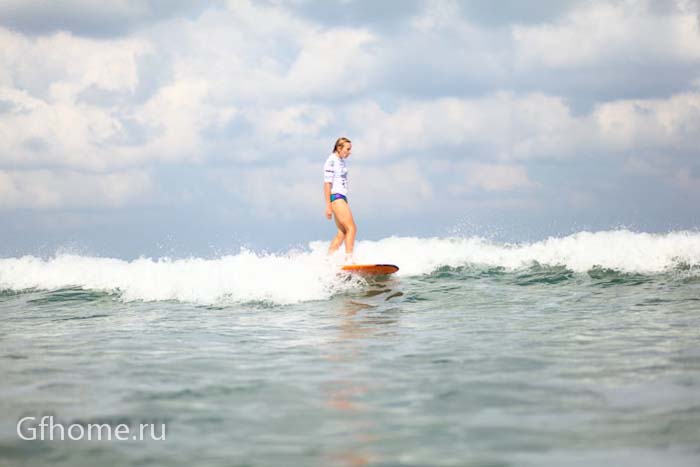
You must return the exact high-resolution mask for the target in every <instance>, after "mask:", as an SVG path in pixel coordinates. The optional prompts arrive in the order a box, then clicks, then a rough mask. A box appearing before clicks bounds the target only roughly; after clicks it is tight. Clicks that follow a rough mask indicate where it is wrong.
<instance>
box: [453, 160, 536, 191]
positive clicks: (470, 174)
mask: <svg viewBox="0 0 700 467" xmlns="http://www.w3.org/2000/svg"><path fill="white" fill-rule="evenodd" d="M534 187H536V184H535V183H533V182H532V181H531V180H530V178H529V177H528V174H527V169H526V168H525V167H523V166H516V165H503V164H497V165H493V164H475V165H473V166H469V167H467V168H466V184H465V185H464V189H466V190H469V189H474V188H480V189H483V190H486V191H512V190H516V189H530V188H534Z"/></svg>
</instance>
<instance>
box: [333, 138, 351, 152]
mask: <svg viewBox="0 0 700 467" xmlns="http://www.w3.org/2000/svg"><path fill="white" fill-rule="evenodd" d="M347 143H352V141H350V140H349V139H347V138H346V137H344V136H343V137H341V138H338V139H337V140H336V141H335V146H333V152H338V148H340V147H343V146H345V145H346V144H347Z"/></svg>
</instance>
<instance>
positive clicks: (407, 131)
mask: <svg viewBox="0 0 700 467" xmlns="http://www.w3.org/2000/svg"><path fill="white" fill-rule="evenodd" d="M340 136H346V137H348V138H350V139H351V140H352V141H353V153H352V155H351V157H350V159H349V161H348V162H349V186H350V193H349V201H350V206H351V207H352V209H353V213H354V216H355V219H356V222H357V225H358V239H359V240H378V239H381V238H385V237H389V236H420V237H428V236H441V237H444V236H471V235H481V236H485V237H489V238H494V239H498V240H505V241H530V240H535V239H541V238H546V237H547V236H550V235H554V236H561V235H567V234H570V233H574V232H578V231H581V230H591V231H595V230H607V229H615V228H627V229H630V230H635V231H646V232H668V231H675V230H684V229H698V228H700V151H699V150H698V147H700V0H600V1H593V0H540V1H533V2H522V1H519V0H503V1H500V2H497V3H496V2H492V1H489V0H474V1H461V2H455V1H449V0H443V1H418V0H406V1H398V0H383V1H381V2H376V1H358V0H355V1H352V0H345V1H336V2H330V1H325V0H289V1H275V0H260V1H245V0H241V1H239V0H230V1H226V0H215V1H209V2H205V1H201V2H191V1H185V0H145V1H144V0H105V1H101V2H94V1H93V0H65V1H62V2H50V1H45V0H1V1H0V219H2V222H1V223H0V256H5V257H8V256H20V255H26V254H32V255H51V254H54V253H56V252H73V253H80V254H92V255H108V256H117V257H124V258H131V257H138V256H141V255H145V256H175V257H181V256H189V255H199V256H216V255H220V254H228V253H235V252H237V251H238V250H239V248H241V247H245V248H250V249H253V250H255V251H287V250H289V249H290V248H306V246H307V245H308V242H310V241H314V240H322V239H328V240H330V238H332V237H333V235H334V233H335V232H334V230H335V229H334V226H333V223H332V222H331V221H327V220H326V218H325V215H324V213H325V202H324V199H323V173H322V168H323V163H324V161H325V159H326V158H327V157H328V155H329V154H330V153H331V151H332V148H333V143H334V142H335V140H336V138H338V137H340Z"/></svg>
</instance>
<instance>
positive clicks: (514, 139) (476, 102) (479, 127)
mask: <svg viewBox="0 0 700 467" xmlns="http://www.w3.org/2000/svg"><path fill="white" fill-rule="evenodd" d="M348 120H349V122H350V124H351V128H354V129H355V131H356V134H358V136H357V140H358V144H357V146H356V147H357V148H358V150H362V151H363V152H365V153H367V155H368V157H371V158H375V159H381V158H382V157H386V156H387V155H389V156H391V155H394V156H395V155H398V154H401V153H403V152H406V151H425V150H428V149H430V148H438V149H437V150H440V149H439V148H445V147H460V146H466V147H470V146H480V147H486V148H487V149H479V150H478V151H479V153H476V154H464V155H465V157H475V158H479V157H481V158H484V157H486V158H488V159H498V160H513V159H529V158H536V157H555V158H557V157H565V156H566V155H568V153H570V152H571V151H572V150H573V149H574V148H575V147H576V146H577V145H578V143H579V142H580V140H581V139H584V138H585V137H586V136H585V131H586V128H585V127H583V126H581V124H580V122H579V121H578V120H577V119H576V118H575V117H573V116H572V115H571V113H570V111H569V108H568V106H567V105H566V104H565V102H564V101H563V99H561V98H557V97H551V96H545V95H541V94H530V95H525V96H515V95H513V94H510V93H497V94H494V95H490V96H486V97H482V98H477V99H457V98H443V99H436V100H429V101H406V102H404V103H403V104H402V105H400V106H399V107H398V108H397V109H396V110H395V111H393V112H386V111H384V110H383V109H381V108H380V107H379V105H377V104H376V103H375V102H372V101H368V102H363V103H361V104H357V105H354V106H352V107H351V108H350V110H349V116H348ZM474 151H477V150H476V149H474ZM463 153H464V152H463ZM484 153H485V154H484Z"/></svg>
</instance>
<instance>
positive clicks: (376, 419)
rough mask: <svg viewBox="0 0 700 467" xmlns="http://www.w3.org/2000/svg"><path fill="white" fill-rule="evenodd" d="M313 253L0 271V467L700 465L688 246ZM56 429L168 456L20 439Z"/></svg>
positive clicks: (699, 316) (577, 242)
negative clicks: (120, 437) (124, 425)
mask: <svg viewBox="0 0 700 467" xmlns="http://www.w3.org/2000/svg"><path fill="white" fill-rule="evenodd" d="M616 242H618V243H616ZM410 245H414V246H415V248H413V249H411V248H410ZM419 247H420V248H419ZM450 248H451V249H452V254H449V253H445V254H444V255H443V253H442V251H443V249H444V250H445V251H447V250H449V249H450ZM626 248H631V250H629V251H628V250H626ZM319 249H320V247H318V246H317V245H314V244H312V245H311V246H310V248H309V250H308V251H301V252H289V253H288V254H285V255H277V256H275V255H257V254H255V253H251V252H242V253H241V254H240V255H237V256H234V257H230V258H218V259H198V258H189V259H183V260H171V259H167V260H166V259H161V260H151V259H144V258H142V259H140V260H135V261H122V260H116V259H107V258H85V257H80V256H63V257H54V258H45V259H40V258H34V257H24V258H6V259H4V260H0V289H2V292H0V313H1V314H2V326H1V328H0V362H1V364H0V365H1V368H2V381H1V382H0V392H1V394H2V398H1V399H0V414H1V415H0V417H1V419H0V465H8V466H9V465H12V466H15V465H49V464H51V465H66V466H82V465H86V466H94V465H154V466H155V465H183V466H189V465H351V466H357V465H494V466H500V465H593V464H599V463H601V462H606V463H609V464H612V465H635V466H637V465H689V466H690V465H698V464H699V463H700V236H699V235H698V234H695V233H675V234H666V235H661V236H650V235H648V234H637V233H631V232H624V231H623V232H608V233H595V234H577V235H576V236H572V237H566V238H560V239H550V240H548V241H544V242H541V243H534V244H527V245H498V244H493V243H489V242H486V241H483V240H481V239H399V238H393V239H385V240H383V241H380V242H361V243H360V244H359V245H358V254H360V257H362V253H361V252H362V251H364V252H365V255H366V256H367V257H371V256H372V255H379V254H380V253H382V252H383V254H384V255H385V256H386V257H388V258H386V259H387V260H390V261H387V262H395V263H398V264H399V265H400V266H401V261H399V260H400V259H401V258H398V257H397V256H393V255H395V253H393V252H394V251H400V252H401V253H402V255H403V258H404V262H411V263H412V266H411V267H402V269H401V271H400V272H399V274H397V275H395V276H392V277H391V278H388V279H384V280H381V281H373V282H367V281H363V280H358V279H353V278H349V277H347V276H342V275H340V276H339V275H335V274H327V273H326V272H327V270H332V271H334V270H335V269H334V268H335V267H336V266H335V265H332V264H330V265H329V264H327V262H325V260H324V259H323V258H322V256H323V255H322V254H320V252H319V251H318V250H319ZM426 249H428V250H431V251H432V254H430V251H429V252H428V253H427V254H426V253H425V251H424V250H426ZM553 250H556V251H557V252H558V253H553ZM638 251H643V252H644V253H643V254H644V255H645V258H646V260H645V258H641V259H640V258H639V257H638ZM581 252H582V253H581ZM543 255H550V256H551V255H554V256H551V257H550V256H547V257H545V256H543ZM552 258H554V259H552ZM586 258H590V260H591V261H592V263H591V264H588V263H586ZM601 258H602V259H601ZM227 268H229V269H227ZM324 268H325V269H324ZM222 271H228V273H230V274H234V275H235V274H236V273H237V274H238V278H237V279H235V280H233V279H232V280H233V282H228V280H229V279H230V278H227V279H225V280H224V279H222V278H221V277H220V276H221V275H222ZM246 271H253V273H252V274H246ZM319 271H320V272H321V273H322V274H321V275H318V274H319ZM324 271H326V272H324ZM262 273H267V274H266V275H262ZM278 274H279V275H278ZM314 277H315V280H314ZM293 278H296V279H298V281H296V282H295V280H294V279H293ZM271 282H272V284H271ZM289 283H293V285H294V287H291V288H288V287H287V285H289ZM109 284H112V286H110V285H109ZM187 284H190V285H191V286H192V287H191V290H189V289H187V288H186V285H187ZM186 289H187V290H186ZM48 413H51V414H54V415H55V416H56V417H57V418H58V419H62V420H64V421H72V420H76V419H81V420H86V419H87V420H97V419H108V420H120V419H125V420H129V421H145V420H157V421H159V422H161V421H162V422H163V423H165V424H166V439H165V440H153V439H149V440H146V441H94V440H93V441H87V440H82V441H72V440H66V441H24V440H21V439H20V438H19V437H18V434H17V433H16V427H17V422H18V420H20V418H22V417H24V416H28V415H36V416H39V415H41V414H48Z"/></svg>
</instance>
